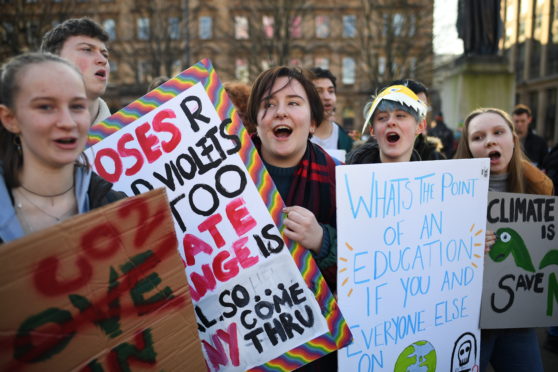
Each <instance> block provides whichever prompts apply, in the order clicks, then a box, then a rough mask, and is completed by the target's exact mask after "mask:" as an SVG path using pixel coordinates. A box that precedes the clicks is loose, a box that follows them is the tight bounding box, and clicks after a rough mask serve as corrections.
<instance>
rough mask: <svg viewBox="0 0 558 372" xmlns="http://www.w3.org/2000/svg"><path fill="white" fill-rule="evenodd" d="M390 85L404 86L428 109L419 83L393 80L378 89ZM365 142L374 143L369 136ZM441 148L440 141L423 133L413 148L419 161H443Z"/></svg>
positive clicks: (425, 90) (425, 97) (424, 87)
mask: <svg viewBox="0 0 558 372" xmlns="http://www.w3.org/2000/svg"><path fill="white" fill-rule="evenodd" d="M392 85H404V86H406V87H407V88H409V89H410V90H412V91H413V93H415V94H416V96H417V97H418V98H419V99H420V101H421V102H422V103H424V105H425V106H426V107H428V89H427V88H426V86H425V85H424V84H422V83H421V82H419V81H416V80H411V79H399V80H393V81H391V82H389V83H387V84H385V85H384V86H383V87H382V88H380V91H382V90H383V89H385V88H386V87H389V86H392ZM365 115H366V114H365ZM424 120H425V122H424V127H425V128H426V116H425V118H424ZM367 142H372V143H374V142H375V139H374V137H373V136H370V137H369V139H368V141H367ZM442 147H443V145H442V144H441V143H440V141H439V140H438V139H437V138H435V137H429V136H427V135H426V134H425V133H424V131H423V132H422V133H420V134H419V135H418V136H417V137H416V139H415V144H414V148H415V151H416V152H417V153H418V155H419V156H420V159H421V160H443V159H446V157H445V156H444V154H443V153H442V151H441V149H442Z"/></svg>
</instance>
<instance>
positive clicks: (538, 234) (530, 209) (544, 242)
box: [480, 192, 558, 328]
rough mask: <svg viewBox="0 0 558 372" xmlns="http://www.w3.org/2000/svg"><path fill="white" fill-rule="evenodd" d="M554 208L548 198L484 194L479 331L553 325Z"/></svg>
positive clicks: (557, 262) (557, 320) (557, 305)
mask: <svg viewBox="0 0 558 372" xmlns="http://www.w3.org/2000/svg"><path fill="white" fill-rule="evenodd" d="M557 208H558V203H557V198H556V197H554V196H542V195H526V194H513V193H497V192H490V193H489V200H488V225H487V229H488V230H491V231H493V232H494V233H495V234H496V239H497V240H496V243H494V245H493V246H492V248H491V249H490V253H489V254H488V255H487V256H486V259H485V270H484V284H483V292H482V310H481V323H480V324H481V328H521V327H545V326H556V325H558V280H557V276H558V237H556V234H557V233H558V230H557V229H556V222H557V217H558V209H557Z"/></svg>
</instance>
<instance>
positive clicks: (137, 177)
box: [86, 83, 328, 370]
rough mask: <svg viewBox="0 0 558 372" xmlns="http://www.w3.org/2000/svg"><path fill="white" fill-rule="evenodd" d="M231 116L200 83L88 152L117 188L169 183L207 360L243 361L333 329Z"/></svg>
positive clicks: (132, 190)
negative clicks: (252, 171)
mask: <svg viewBox="0 0 558 372" xmlns="http://www.w3.org/2000/svg"><path fill="white" fill-rule="evenodd" d="M228 123H230V120H227V119H225V120H221V118H220V117H219V115H218V113H217V111H216V110H215V107H214V105H213V104H212V102H211V100H210V98H209V97H208V95H207V92H206V91H205V89H204V87H203V85H202V84H201V83H197V84H196V85H193V86H192V87H191V88H189V89H187V90H185V91H183V92H181V93H179V94H178V95H177V96H176V97H174V98H172V99H170V100H169V101H167V102H165V103H163V104H162V105H160V106H159V107H157V108H155V109H153V110H152V111H150V112H148V113H147V114H145V115H143V116H142V117H140V118H139V119H137V120H135V121H134V122H132V123H130V124H128V125H127V126H125V127H123V128H122V129H120V130H119V131H117V132H116V133H114V134H112V135H111V136H109V137H107V138H106V139H104V140H103V141H102V142H100V143H97V144H96V145H94V146H93V147H91V148H89V149H88V150H87V152H86V154H87V156H88V157H89V159H90V162H91V164H92V165H93V167H94V169H95V171H96V172H97V173H99V174H100V175H101V176H103V177H104V178H106V179H107V180H109V181H111V182H113V183H114V184H115V189H116V190H121V191H124V192H126V193H127V194H130V195H131V194H137V193H142V192H146V191H148V190H150V189H152V188H158V187H165V188H166V190H167V195H168V198H169V200H170V206H171V210H172V212H173V217H174V222H175V229H176V231H177V234H178V240H179V252H180V254H181V256H182V259H183V261H184V264H185V266H186V275H187V278H188V283H189V286H190V293H191V296H192V300H193V303H194V305H195V311H196V315H197V318H198V322H199V327H198V328H199V335H200V339H201V340H202V349H203V351H204V353H205V357H206V360H207V362H208V366H209V367H210V368H211V369H212V370H245V369H248V368H251V367H255V366H259V365H261V364H263V363H265V362H267V361H269V360H272V359H274V358H276V357H279V356H280V355H282V354H284V353H285V352H287V351H289V350H291V349H293V348H295V347H297V346H299V345H301V344H304V343H306V342H308V341H310V340H312V339H314V338H315V337H317V336H319V335H322V334H324V333H326V332H328V328H327V324H326V321H325V318H324V316H323V315H322V313H321V310H320V307H319V305H318V303H317V301H316V299H315V296H314V294H313V293H312V291H311V290H310V289H309V288H308V286H307V285H306V284H305V282H304V280H303V278H302V276H301V273H300V271H299V269H298V268H297V266H296V265H295V263H294V261H293V259H292V257H291V255H290V253H289V250H288V248H287V246H286V245H285V243H284V242H283V240H282V238H281V234H280V232H279V230H278V229H277V227H276V225H275V224H274V222H273V220H272V218H271V216H270V214H269V211H268V210H267V208H266V206H265V205H264V203H263V201H262V199H261V197H260V195H259V193H258V191H257V189H256V186H255V185H254V183H253V182H252V180H251V178H250V175H249V174H248V172H247V169H246V166H245V164H244V163H243V161H242V160H241V158H240V156H239V155H238V152H239V151H240V147H241V146H240V140H239V138H238V137H237V136H236V135H231V134H229V133H228V132H227V125H228ZM139 218H141V216H140V217H139ZM148 228H149V223H148V221H146V229H148Z"/></svg>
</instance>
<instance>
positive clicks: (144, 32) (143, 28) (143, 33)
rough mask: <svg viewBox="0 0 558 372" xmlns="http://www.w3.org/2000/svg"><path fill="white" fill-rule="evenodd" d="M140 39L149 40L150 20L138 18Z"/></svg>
mask: <svg viewBox="0 0 558 372" xmlns="http://www.w3.org/2000/svg"><path fill="white" fill-rule="evenodd" d="M138 39H140V40H148V39H149V18H145V17H142V18H138Z"/></svg>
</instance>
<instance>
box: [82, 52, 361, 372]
mask: <svg viewBox="0 0 558 372" xmlns="http://www.w3.org/2000/svg"><path fill="white" fill-rule="evenodd" d="M197 83H202V84H203V86H204V88H205V91H206V92H207V95H208V96H209V98H210V99H211V102H212V103H213V105H214V106H215V109H216V111H217V113H218V114H219V117H220V118H221V119H223V118H231V119H232V124H231V125H230V126H229V127H228V128H229V130H230V131H231V133H235V134H237V135H238V136H239V138H240V140H241V142H242V148H241V150H240V152H239V155H240V157H241V159H242V160H243V161H244V164H245V165H246V168H247V170H248V173H249V174H250V176H251V177H252V180H253V182H254V183H255V184H256V187H257V189H258V191H259V192H260V195H261V197H262V199H263V201H264V203H265V205H266V206H267V209H268V210H269V213H270V214H271V217H272V218H273V221H274V222H275V224H276V225H277V226H278V227H279V229H280V230H281V231H282V230H283V228H284V226H283V222H282V216H281V210H282V209H283V208H284V206H285V205H284V203H283V200H282V199H281V197H280V196H279V192H278V191H277V189H276V188H275V185H274V183H273V181H272V180H271V176H270V175H269V174H268V173H267V171H266V169H265V167H264V165H263V162H262V160H261V159H260V157H259V155H258V153H257V151H256V148H255V146H254V145H253V144H252V141H251V140H250V137H249V135H248V132H247V131H246V129H245V128H244V126H243V125H242V121H241V120H240V117H239V116H238V114H237V113H236V109H235V108H234V106H233V104H232V103H231V101H230V99H229V97H228V96H227V94H226V93H225V89H224V88H223V85H222V84H221V82H220V81H219V78H218V77H217V73H216V72H215V69H214V68H213V66H212V64H211V62H210V61H209V60H208V59H203V60H201V61H200V62H198V63H196V64H195V65H193V66H192V67H190V68H189V69H187V70H184V71H183V72H182V73H180V74H179V75H177V76H175V77H174V78H172V79H171V80H169V81H167V82H166V83H164V84H162V85H161V86H159V87H158V88H156V89H155V90H152V91H151V92H149V93H147V94H146V95H144V96H143V97H141V98H139V99H137V100H136V101H134V102H132V103H130V104H129V105H128V106H126V107H124V108H123V109H122V110H120V111H118V112H117V113H115V114H114V115H112V116H111V117H109V118H107V119H106V120H104V121H102V122H100V123H98V124H95V125H94V126H92V127H91V129H90V132H89V140H88V143H87V146H88V147H89V146H92V145H94V144H96V143H98V142H100V141H101V140H103V139H104V138H106V137H108V136H110V135H111V134H112V133H114V132H116V131H118V130H119V129H121V128H122V127H124V126H126V125H128V124H130V123H132V122H133V121H135V120H136V119H138V118H140V117H141V116H143V115H145V114H147V113H149V112H150V111H151V110H153V109H155V108H157V107H158V106H159V105H161V104H163V103H165V102H166V101H168V100H170V99H172V98H174V97H175V96H177V95H178V94H179V93H180V92H182V91H184V90H186V89H188V88H190V87H192V86H193V85H195V84H197ZM286 243H287V245H288V247H289V249H290V252H291V255H292V256H293V259H294V261H295V263H296V265H297V266H298V268H299V269H300V272H301V274H302V277H303V278H304V281H305V282H306V284H307V285H308V286H309V288H310V289H311V290H312V291H313V292H314V294H315V296H316V299H317V301H318V303H319V304H320V307H321V310H322V313H323V314H324V316H325V318H326V320H327V325H328V327H329V333H326V334H323V335H321V336H319V337H317V338H315V339H313V340H311V341H309V342H307V343H306V344H304V345H301V346H298V347H296V348H294V349H292V350H290V351H288V352H287V353H285V354H283V355H281V356H280V357H278V358H275V359H273V360H271V361H269V362H267V363H265V364H262V365H261V366H258V367H255V368H252V369H251V370H250V371H289V370H293V369H296V368H299V367H301V366H302V365H304V364H307V363H309V362H311V361H313V360H315V359H318V358H319V357H321V356H324V355H326V354H328V353H330V352H332V351H334V350H337V349H339V348H341V347H343V346H346V345H348V344H349V343H350V342H351V339H352V336H351V332H350V331H349V327H348V325H347V323H346V322H345V319H344V318H343V316H342V314H341V311H340V310H339V307H338V306H337V302H336V301H335V299H334V297H333V295H332V293H331V291H330V290H329V288H328V286H327V284H326V282H325V280H324V278H323V276H322V274H321V273H320V271H319V270H318V266H317V264H316V262H315V261H314V259H313V258H312V255H311V254H310V252H309V251H308V250H306V249H304V248H302V247H301V246H299V245H298V244H295V243H293V242H291V241H286Z"/></svg>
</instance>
